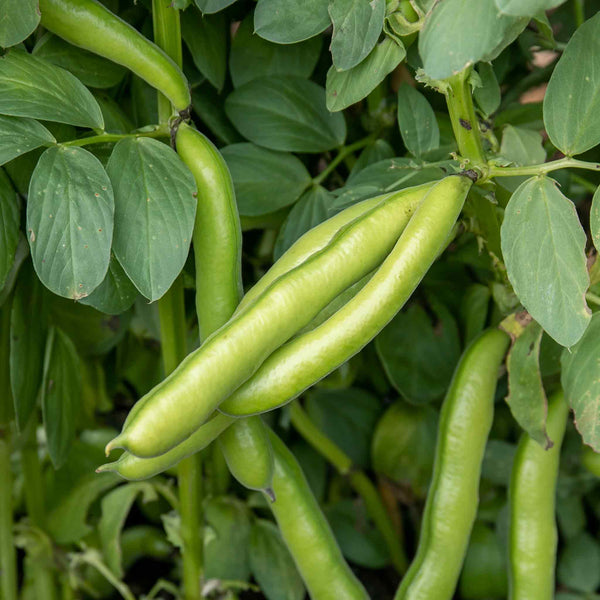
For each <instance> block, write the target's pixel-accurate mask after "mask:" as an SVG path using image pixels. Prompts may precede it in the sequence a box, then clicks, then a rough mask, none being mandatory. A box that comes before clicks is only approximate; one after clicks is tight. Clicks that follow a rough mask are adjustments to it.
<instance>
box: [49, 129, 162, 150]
mask: <svg viewBox="0 0 600 600" xmlns="http://www.w3.org/2000/svg"><path fill="white" fill-rule="evenodd" d="M141 137H149V138H160V137H165V138H166V137H169V130H168V129H167V127H165V126H163V125H157V126H156V129H153V130H152V131H138V132H134V133H102V134H100V135H91V136H89V137H84V138H80V139H77V140H69V141H68V142H61V144H62V145H63V146H89V145H90V144H112V143H114V142H118V141H119V140H124V139H127V138H141Z"/></svg>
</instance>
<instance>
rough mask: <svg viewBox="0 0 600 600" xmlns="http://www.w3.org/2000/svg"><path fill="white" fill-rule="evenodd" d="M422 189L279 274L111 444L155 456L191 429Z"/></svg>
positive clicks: (384, 240) (361, 270)
mask: <svg viewBox="0 0 600 600" xmlns="http://www.w3.org/2000/svg"><path fill="white" fill-rule="evenodd" d="M450 179H456V180H457V181H459V180H460V181H463V180H466V178H463V177H456V178H450ZM469 184H470V181H469ZM465 189H468V187H467V188H465ZM465 193H466V192H465ZM423 195H424V192H423V190H422V189H421V188H417V189H407V190H402V191H401V192H398V194H396V195H394V196H393V197H391V198H389V199H388V200H386V201H385V202H383V203H382V204H380V205H378V206H376V207H375V208H373V209H371V210H370V211H369V212H367V213H366V214H365V215H363V216H362V217H361V218H360V219H356V220H354V221H352V222H351V223H349V224H348V225H346V226H344V227H343V228H342V229H341V230H340V231H339V232H338V233H337V234H336V235H335V236H334V238H333V239H332V241H331V242H330V243H329V244H328V245H327V246H326V247H325V248H323V249H322V250H320V251H318V252H316V253H315V254H313V255H312V256H310V258H308V259H307V260H306V261H305V262H304V263H302V264H301V265H299V266H298V267H296V268H294V269H292V270H291V271H289V272H288V273H286V274H284V275H282V276H281V277H279V278H278V279H276V280H275V281H274V282H273V284H271V286H269V288H268V289H267V290H266V291H265V292H263V294H261V295H260V296H259V298H257V299H256V300H255V301H254V302H253V303H251V304H249V305H247V306H246V307H245V309H243V310H242V311H240V312H238V313H236V315H234V316H233V317H232V318H231V319H230V320H229V321H228V322H227V323H226V324H225V325H224V326H223V327H222V328H220V329H219V330H217V331H216V332H215V333H214V334H213V335H211V336H210V337H209V338H208V339H207V340H206V341H205V342H204V344H202V346H200V348H199V349H198V350H196V351H195V352H193V353H192V354H190V355H189V356H188V357H187V358H186V359H185V360H184V361H183V362H182V363H181V364H180V365H179V367H178V368H177V369H176V370H175V371H174V372H173V373H172V374H171V375H169V377H167V378H166V379H165V380H164V381H163V382H161V383H160V384H159V385H157V386H156V387H155V388H154V389H153V390H151V391H150V392H149V394H148V395H147V396H146V397H144V398H142V399H141V400H140V402H141V403H142V404H141V408H139V409H138V410H136V411H135V415H134V416H133V418H131V419H129V420H128V422H127V425H126V427H125V428H124V429H123V431H122V433H121V434H120V435H119V436H118V437H117V438H115V439H114V440H113V441H112V442H110V443H109V444H108V446H107V451H110V449H112V448H115V447H123V448H125V449H126V450H129V451H130V452H131V453H132V454H135V455H136V456H141V457H145V458H147V457H151V456H158V455H160V454H163V453H164V452H167V451H168V450H170V449H171V448H173V447H174V446H175V445H176V444H178V443H179V442H181V441H183V440H184V439H186V438H187V437H188V436H189V435H191V434H192V433H193V432H194V431H195V429H197V428H198V427H199V426H200V425H201V424H202V423H203V422H204V421H205V420H206V419H207V417H208V416H209V415H210V414H211V413H212V412H213V411H214V410H215V409H216V408H217V406H218V405H219V403H220V402H222V401H223V400H224V399H225V398H226V397H227V396H229V394H231V393H232V392H233V391H234V390H235V389H236V388H237V387H239V386H240V385H241V384H242V383H243V382H244V381H245V380H246V379H248V378H249V377H250V376H251V375H252V374H253V373H254V372H255V371H256V370H257V368H258V367H259V366H260V365H261V363H262V362H263V361H264V360H265V359H266V358H267V357H268V356H269V354H271V353H272V352H273V351H274V350H275V349H276V348H278V347H279V346H280V345H281V344H283V343H284V342H285V341H287V340H288V339H289V338H290V337H291V336H293V335H294V334H295V333H296V332H297V331H299V330H300V329H302V327H304V326H305V325H306V324H308V323H309V322H310V321H311V320H312V319H313V318H314V317H315V316H316V315H317V314H318V313H319V312H320V311H321V310H322V309H323V308H324V307H325V306H327V305H328V304H329V303H330V302H331V301H332V300H333V299H334V298H335V297H336V296H338V295H339V294H340V293H341V292H342V291H343V290H345V289H346V288H348V287H349V286H351V285H352V284H353V283H355V282H356V281H358V280H360V279H361V278H362V277H363V276H364V275H366V274H367V273H369V272H370V271H371V270H373V269H374V268H375V267H376V266H377V265H378V264H379V263H380V262H381V261H382V260H383V258H384V257H385V256H386V255H387V254H388V253H389V252H390V250H391V249H392V247H393V246H394V244H395V242H396V240H397V238H398V236H399V235H400V233H401V232H402V230H403V229H404V227H405V225H406V222H407V221H408V220H409V219H410V216H411V215H412V213H413V211H414V210H415V208H416V207H417V206H418V204H419V202H420V201H421V200H422V198H423ZM451 204H453V205H454V204H456V203H453V202H451ZM461 205H462V204H461ZM459 210H460V209H459ZM442 218H443V217H442ZM454 218H456V217H454Z"/></svg>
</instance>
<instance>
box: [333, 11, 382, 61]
mask: <svg viewBox="0 0 600 600" xmlns="http://www.w3.org/2000/svg"><path fill="white" fill-rule="evenodd" d="M385 6H386V3H385V1H384V0H372V1H371V2H367V1H366V0H331V2H330V3H329V16H330V17H331V22H332V23H333V36H332V38H331V46H330V49H331V58H332V59H333V66H334V67H335V68H336V69H337V70H338V71H347V70H348V69H351V68H352V67H355V66H356V65H357V64H358V63H360V62H361V61H362V60H363V59H364V58H366V56H367V55H368V54H369V52H371V50H373V48H374V47H375V44H376V43H377V40H378V39H379V36H380V34H381V31H382V29H383V19H384V17H385Z"/></svg>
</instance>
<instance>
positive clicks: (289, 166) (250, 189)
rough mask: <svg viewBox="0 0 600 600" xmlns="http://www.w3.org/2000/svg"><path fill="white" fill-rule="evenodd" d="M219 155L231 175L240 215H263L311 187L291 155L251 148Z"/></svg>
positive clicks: (235, 147)
mask: <svg viewBox="0 0 600 600" xmlns="http://www.w3.org/2000/svg"><path fill="white" fill-rule="evenodd" d="M222 153H223V157H224V158H225V161H226V162H227V166H228V167H229V170H230V171H231V177H232V178H233V184H234V187H235V197H236V200H237V203H238V209H239V211H240V214H241V215H244V216H257V215H266V214H268V213H272V212H274V211H276V210H278V209H280V208H283V207H284V206H289V205H290V204H292V203H293V202H295V201H296V200H297V199H298V198H299V197H300V195H301V194H302V192H303V191H304V190H305V189H306V188H307V187H308V186H309V185H310V183H311V177H310V173H309V172H308V171H307V170H306V167H305V166H304V165H303V164H302V162H301V161H300V160H299V159H298V158H296V157H295V156H293V155H292V154H286V153H283V152H273V151H272V150H265V149H264V148H259V147H258V146H254V145H253V144H233V145H231V146H226V147H225V148H223V151H222ZM273 190H277V193H276V194H274V193H273Z"/></svg>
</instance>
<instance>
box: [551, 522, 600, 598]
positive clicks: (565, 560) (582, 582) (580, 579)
mask: <svg viewBox="0 0 600 600" xmlns="http://www.w3.org/2000/svg"><path fill="white" fill-rule="evenodd" d="M557 575H558V581H559V583H562V585H564V586H566V587H568V588H570V589H572V590H577V591H579V592H588V593H589V592H594V591H595V590H596V589H597V588H598V586H599V585H600V544H599V543H598V541H597V540H596V539H595V538H594V537H592V536H591V535H590V534H589V533H588V532H583V533H581V534H580V535H578V536H577V537H576V538H575V539H573V540H570V541H569V543H568V544H567V546H566V547H565V549H564V550H563V551H562V552H561V555H560V558H559V560H558V569H557Z"/></svg>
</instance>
